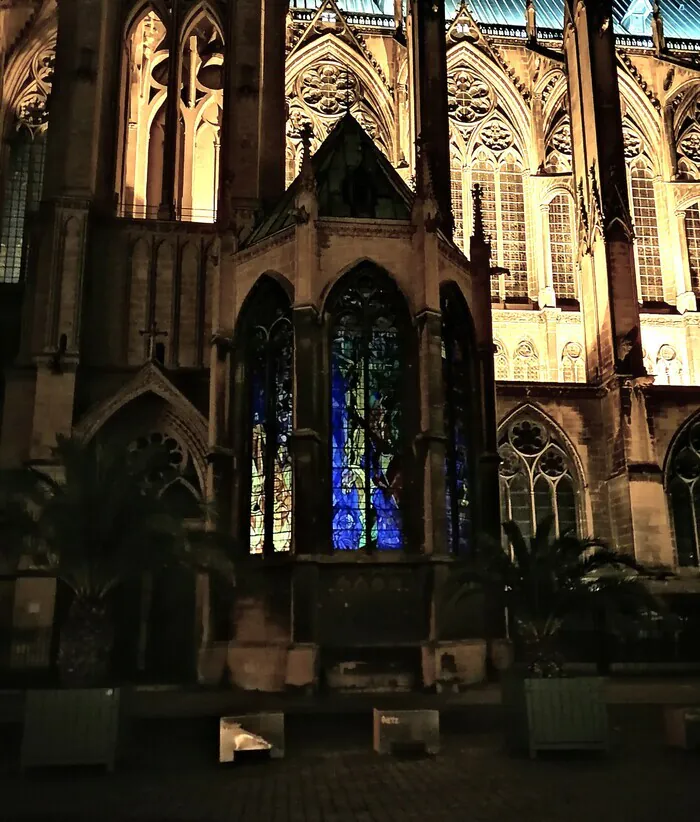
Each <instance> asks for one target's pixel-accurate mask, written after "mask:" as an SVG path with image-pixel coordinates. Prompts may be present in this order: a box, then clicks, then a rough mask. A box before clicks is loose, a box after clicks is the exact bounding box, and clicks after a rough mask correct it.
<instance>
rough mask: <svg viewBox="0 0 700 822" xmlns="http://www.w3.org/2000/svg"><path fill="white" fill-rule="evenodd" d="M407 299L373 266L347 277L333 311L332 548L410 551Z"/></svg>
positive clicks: (331, 312) (335, 298)
mask: <svg viewBox="0 0 700 822" xmlns="http://www.w3.org/2000/svg"><path fill="white" fill-rule="evenodd" d="M401 300H402V298H401V296H400V294H399V293H398V290H397V289H396V287H395V286H394V284H393V283H392V282H391V281H389V280H388V278H386V277H384V276H383V275H382V274H381V272H379V271H377V270H375V269H374V267H372V266H370V265H366V266H362V267H360V268H359V269H357V270H355V271H354V272H351V274H349V275H346V279H345V280H344V281H343V282H342V283H341V284H340V286H339V290H338V292H337V293H336V295H335V297H334V299H333V301H332V304H331V307H330V323H331V339H330V343H331V409H330V411H331V461H332V498H333V525H332V533H333V548H334V549H335V550H364V551H373V550H396V549H399V548H401V547H402V546H403V541H404V538H403V517H402V511H401V502H402V500H401V492H402V484H403V475H402V473H403V466H402V456H403V450H404V449H403V442H402V440H403V426H404V403H403V402H402V396H403V388H404V379H405V370H406V369H405V360H404V354H405V344H404V340H403V334H402V332H403V333H406V329H404V328H403V327H402V326H403V323H402V322H401V318H400V313H401V305H400V303H401Z"/></svg>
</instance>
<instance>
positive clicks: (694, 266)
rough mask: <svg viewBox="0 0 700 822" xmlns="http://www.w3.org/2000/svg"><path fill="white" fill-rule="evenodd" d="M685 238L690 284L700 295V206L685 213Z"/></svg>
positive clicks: (692, 207)
mask: <svg viewBox="0 0 700 822" xmlns="http://www.w3.org/2000/svg"><path fill="white" fill-rule="evenodd" d="M685 236H686V241H687V243H688V262H689V263H690V282H691V286H692V288H693V291H694V292H695V293H696V294H700V204H698V203H695V204H694V205H692V206H690V208H689V209H687V211H686V212H685Z"/></svg>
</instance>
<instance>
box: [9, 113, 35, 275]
mask: <svg viewBox="0 0 700 822" xmlns="http://www.w3.org/2000/svg"><path fill="white" fill-rule="evenodd" d="M45 154H46V142H45V135H44V133H43V132H42V133H39V134H36V135H32V134H31V133H30V132H29V131H28V130H27V129H26V128H22V129H21V130H20V131H19V132H17V134H16V135H14V137H13V138H12V140H11V141H10V156H9V159H8V163H7V166H6V169H5V182H4V196H3V199H2V219H1V221H0V283H18V282H19V281H20V279H21V277H22V266H23V260H24V251H25V227H26V218H27V211H34V210H36V209H37V207H38V205H39V202H40V200H41V189H42V186H43V180H44V160H45Z"/></svg>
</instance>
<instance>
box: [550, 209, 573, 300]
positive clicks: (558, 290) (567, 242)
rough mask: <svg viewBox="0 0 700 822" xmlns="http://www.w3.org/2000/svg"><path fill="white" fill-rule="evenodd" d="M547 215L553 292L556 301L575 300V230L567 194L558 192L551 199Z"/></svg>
mask: <svg viewBox="0 0 700 822" xmlns="http://www.w3.org/2000/svg"><path fill="white" fill-rule="evenodd" d="M548 215H549V248H550V254H551V260H552V285H553V286H554V293H555V294H556V297H557V299H558V300H577V299H578V289H577V288H576V274H575V259H576V258H575V249H574V242H575V237H576V227H575V224H574V209H573V206H572V202H571V198H570V197H569V195H568V194H564V193H561V194H557V195H556V196H555V197H553V198H552V200H551V201H550V203H549V206H548Z"/></svg>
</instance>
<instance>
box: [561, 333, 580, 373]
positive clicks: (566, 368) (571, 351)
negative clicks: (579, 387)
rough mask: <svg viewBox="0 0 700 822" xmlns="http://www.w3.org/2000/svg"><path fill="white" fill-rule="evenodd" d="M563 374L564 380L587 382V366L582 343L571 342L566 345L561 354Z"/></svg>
mask: <svg viewBox="0 0 700 822" xmlns="http://www.w3.org/2000/svg"><path fill="white" fill-rule="evenodd" d="M561 374H562V381H563V382H586V366H585V363H584V361H583V346H582V345H581V343H577V342H569V343H567V344H566V345H565V346H564V351H563V352H562V355H561Z"/></svg>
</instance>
